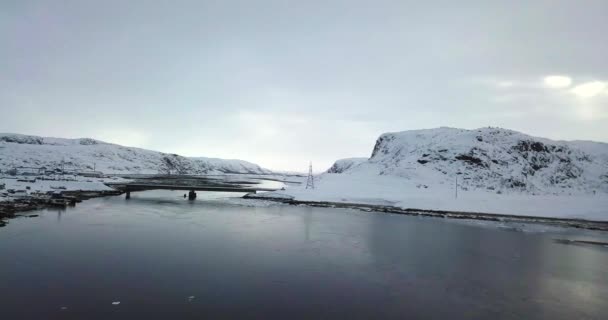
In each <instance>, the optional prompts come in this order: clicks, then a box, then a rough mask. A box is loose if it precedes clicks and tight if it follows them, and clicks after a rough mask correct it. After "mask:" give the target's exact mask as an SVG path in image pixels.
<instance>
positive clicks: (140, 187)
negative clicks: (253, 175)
mask: <svg viewBox="0 0 608 320" xmlns="http://www.w3.org/2000/svg"><path fill="white" fill-rule="evenodd" d="M106 185H107V186H109V187H112V188H115V189H118V190H122V191H124V192H125V199H130V198H131V192H135V191H146V190H187V191H189V193H188V198H189V199H190V200H194V199H196V191H214V192H243V193H257V192H258V191H277V190H278V189H271V188H257V187H241V186H238V185H220V186H214V185H175V184H161V183H106Z"/></svg>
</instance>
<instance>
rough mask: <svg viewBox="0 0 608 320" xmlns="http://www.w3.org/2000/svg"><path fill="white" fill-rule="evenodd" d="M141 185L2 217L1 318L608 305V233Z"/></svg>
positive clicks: (574, 309)
mask: <svg viewBox="0 0 608 320" xmlns="http://www.w3.org/2000/svg"><path fill="white" fill-rule="evenodd" d="M182 194H183V193H179V192H171V191H146V192H141V193H134V194H133V196H132V198H131V199H130V200H125V199H124V197H123V196H116V197H106V198H98V199H92V200H88V201H84V202H82V203H79V204H78V205H77V206H76V207H75V208H68V209H67V210H50V209H48V210H40V211H36V212H28V213H27V215H32V214H34V215H38V216H36V217H31V218H30V217H20V218H16V219H11V220H10V222H9V223H8V225H7V226H6V227H4V228H0V297H1V298H0V299H1V300H0V301H1V302H0V305H1V306H2V307H1V308H0V315H2V318H3V319H27V318H32V319H53V318H58V319H62V318H66V319H67V318H79V319H110V318H111V319H122V318H125V319H130V318H142V319H168V318H170V319H183V318H188V319H190V318H191V319H203V318H209V319H219V318H236V319H298V318H305V319H320V318H324V319H338V318H340V319H382V318H394V319H417V318H424V319H583V318H584V319H606V318H605V317H606V315H608V303H607V301H608V300H607V297H608V247H605V246H602V245H585V244H564V243H560V242H559V241H556V239H578V240H594V241H604V242H608V234H605V233H599V232H591V231H583V230H576V229H558V228H548V227H547V228H545V227H541V226H519V225H501V224H497V223H488V222H463V221H455V220H445V219H436V218H424V217H413V216H403V215H393V214H381V213H370V212H362V211H356V210H349V209H331V208H311V207H305V206H289V205H283V204H275V203H265V202H254V200H244V199H237V198H231V197H234V194H222V193H203V192H200V193H199V197H198V199H197V200H196V201H187V200H185V199H183V197H182Z"/></svg>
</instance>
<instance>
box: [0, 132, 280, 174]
mask: <svg viewBox="0 0 608 320" xmlns="http://www.w3.org/2000/svg"><path fill="white" fill-rule="evenodd" d="M62 166H63V167H64V168H65V169H66V170H70V171H91V170H93V169H95V170H97V171H101V172H103V173H132V174H133V173H142V174H157V173H169V172H171V173H173V174H221V173H252V174H265V173H270V171H269V170H266V169H263V168H261V167H260V166H258V165H256V164H253V163H250V162H246V161H242V160H225V159H215V158H187V157H183V156H180V155H177V154H167V153H162V152H157V151H151V150H145V149H139V148H131V147H124V146H120V145H116V144H111V143H106V142H103V141H98V140H94V139H88V138H84V139H60V138H45V137H37V136H27V135H20V134H0V170H2V171H6V170H9V169H11V168H14V167H46V168H47V169H48V170H53V169H56V168H61V167H62Z"/></svg>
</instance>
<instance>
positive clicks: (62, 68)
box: [0, 0, 608, 171]
mask: <svg viewBox="0 0 608 320" xmlns="http://www.w3.org/2000/svg"><path fill="white" fill-rule="evenodd" d="M439 126H450V127H460V128H469V129H473V128H478V127H484V126H499V127H505V128H509V129H514V130H519V131H523V132H526V133H529V134H532V135H538V136H543V137H548V138H553V139H589V140H597V141H608V1H605V0H598V1H591V0H581V1H570V0H568V1H559V0H547V1H533V0H523V1H506V0H505V1H488V0H482V1H468V2H467V1H451V0H446V1H406V0H400V1H378V0H373V1H372V0H370V1H355V0H347V1H309V0H307V1H295V0H293V1H248V0H243V1H230V0H218V1H202V0H200V1H152V0H149V1H134V0H128V1H123V0H120V1H101V0H100V1H83V0H75V1H59V0H58V1H51V0H48V1H21V0H15V1H11V0H1V1H0V132H15V133H24V134H34V135H42V136H56V137H66V138H77V137H92V138H97V139H101V140H105V141H109V142H114V143H119V144H123V145H128V146H136V147H142V148H148V149H154V150H159V151H163V152H171V153H178V154H181V155H186V156H209V157H222V158H238V159H244V160H248V161H252V162H255V163H258V164H260V165H262V166H264V167H267V168H271V169H285V170H298V171H304V170H306V169H307V166H308V161H309V160H312V161H313V165H315V169H316V171H319V170H322V169H326V168H327V167H328V166H330V165H331V163H332V162H333V161H334V160H335V159H338V158H344V157H354V156H369V155H370V153H371V151H372V148H373V145H374V142H375V139H376V138H377V137H378V136H379V135H380V134H381V133H383V132H390V131H402V130H410V129H421V128H431V127H439Z"/></svg>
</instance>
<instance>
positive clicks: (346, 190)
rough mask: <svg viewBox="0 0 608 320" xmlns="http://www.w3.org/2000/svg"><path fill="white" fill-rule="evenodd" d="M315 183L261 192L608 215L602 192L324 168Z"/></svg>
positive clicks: (543, 213)
mask: <svg viewBox="0 0 608 320" xmlns="http://www.w3.org/2000/svg"><path fill="white" fill-rule="evenodd" d="M315 182H316V184H315V187H316V188H315V189H314V190H311V189H305V187H304V186H296V187H291V188H287V189H286V190H281V191H276V192H268V193H261V194H259V195H258V196H260V197H265V198H288V199H293V200H298V201H314V202H342V203H358V204H370V205H387V206H395V207H399V208H403V209H408V208H409V209H422V210H445V211H463V212H479V213H490V214H506V215H517V216H535V217H545V218H547V217H552V218H567V219H583V220H595V221H608V197H607V196H606V194H603V193H602V194H597V195H580V194H579V195H563V194H562V195H530V194H524V193H516V192H513V193H506V194H496V193H495V192H484V191H480V190H475V191H465V190H458V197H457V198H456V193H455V189H454V186H453V185H442V186H439V187H438V186H433V188H430V187H426V188H425V185H422V184H416V183H415V182H413V181H411V180H406V179H402V178H398V177H392V176H378V175H365V174H348V175H344V174H323V175H321V176H319V177H317V179H316V181H315Z"/></svg>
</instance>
